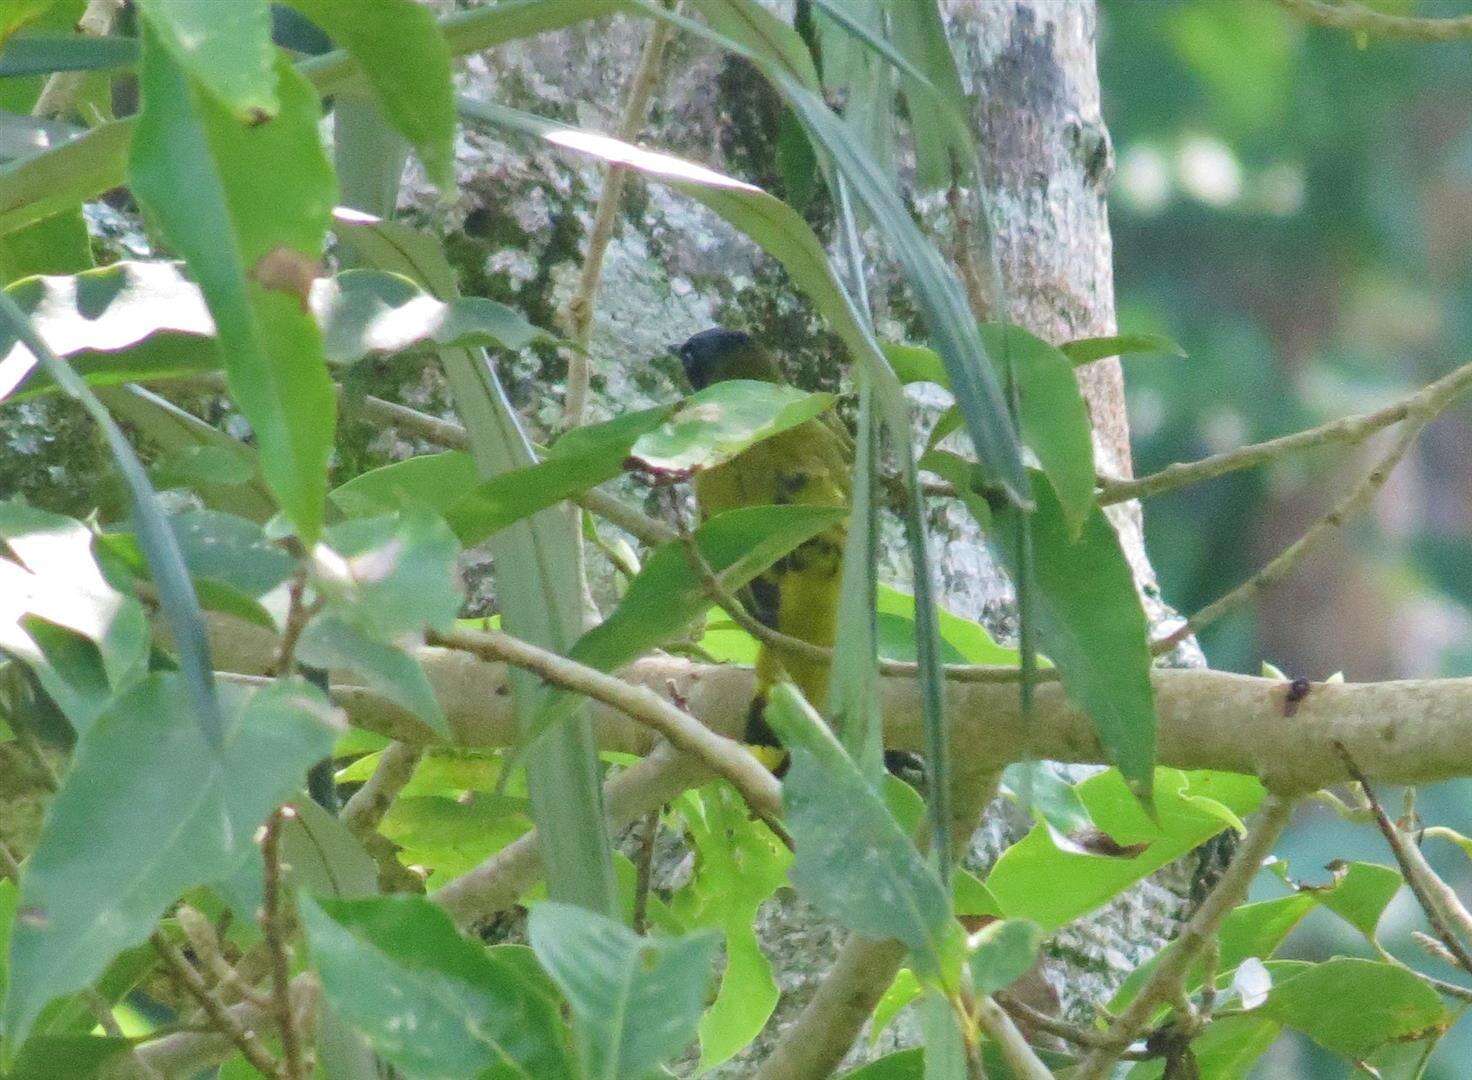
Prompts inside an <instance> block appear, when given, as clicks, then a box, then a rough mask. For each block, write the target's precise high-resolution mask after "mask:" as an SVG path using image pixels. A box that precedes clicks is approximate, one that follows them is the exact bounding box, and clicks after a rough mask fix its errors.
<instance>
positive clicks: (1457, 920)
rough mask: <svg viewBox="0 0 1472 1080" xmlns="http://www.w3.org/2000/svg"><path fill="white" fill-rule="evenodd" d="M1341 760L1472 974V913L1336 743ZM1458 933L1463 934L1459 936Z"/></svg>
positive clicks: (1440, 933) (1441, 934)
mask: <svg viewBox="0 0 1472 1080" xmlns="http://www.w3.org/2000/svg"><path fill="white" fill-rule="evenodd" d="M1335 749H1336V750H1338V751H1339V756H1340V758H1342V759H1343V761H1344V767H1345V769H1346V770H1347V771H1348V772H1349V775H1350V776H1352V777H1354V779H1355V782H1356V783H1358V784H1359V785H1360V790H1362V791H1363V792H1364V793H1365V799H1366V801H1367V802H1369V804H1370V810H1371V811H1372V812H1373V813H1374V815H1375V823H1376V824H1377V825H1378V826H1379V827H1380V832H1381V834H1382V835H1383V836H1384V837H1385V842H1386V843H1387V844H1389V845H1390V850H1391V852H1392V853H1393V854H1394V855H1395V861H1396V863H1397V864H1399V866H1400V872H1401V875H1402V876H1403V877H1404V878H1405V879H1406V884H1407V885H1409V886H1410V887H1411V892H1412V894H1414V896H1415V897H1416V902H1417V903H1418V904H1420V905H1421V910H1422V911H1423V912H1425V913H1426V920H1427V922H1429V923H1430V924H1431V928H1432V929H1433V930H1435V931H1436V936H1437V937H1438V938H1439V939H1440V940H1441V943H1442V944H1443V945H1445V946H1446V947H1447V950H1448V951H1449V952H1451V954H1452V956H1453V957H1455V958H1456V963H1457V966H1458V967H1460V968H1461V969H1462V970H1463V971H1465V972H1468V973H1469V974H1472V954H1469V953H1468V950H1467V946H1466V945H1465V944H1464V939H1465V940H1472V914H1469V913H1468V911H1467V909H1466V908H1465V907H1464V906H1463V905H1462V901H1461V900H1459V899H1458V898H1457V894H1456V893H1455V892H1453V891H1452V888H1451V886H1449V885H1448V884H1447V883H1446V882H1445V881H1443V880H1442V879H1441V877H1440V876H1439V875H1438V874H1437V873H1436V871H1435V870H1433V869H1431V864H1430V863H1428V862H1427V861H1426V856H1424V855H1422V854H1421V849H1420V848H1418V847H1416V845H1415V844H1413V843H1411V842H1410V841H1409V840H1408V839H1407V838H1406V836H1405V834H1404V833H1402V832H1401V831H1400V829H1398V828H1396V825H1395V822H1393V821H1391V820H1390V815H1388V814H1387V813H1386V812H1385V808H1384V807H1383V806H1381V805H1380V800H1379V799H1377V798H1376V797H1375V792H1374V790H1373V789H1371V787H1370V784H1369V781H1368V780H1366V778H1365V774H1364V773H1363V772H1361V771H1360V767H1359V766H1358V765H1357V764H1356V763H1355V760H1354V758H1352V757H1351V756H1350V753H1349V751H1348V750H1347V749H1345V747H1344V745H1343V744H1341V743H1336V744H1335ZM1457 931H1460V933H1461V936H1460V937H1459V936H1458V934H1457Z"/></svg>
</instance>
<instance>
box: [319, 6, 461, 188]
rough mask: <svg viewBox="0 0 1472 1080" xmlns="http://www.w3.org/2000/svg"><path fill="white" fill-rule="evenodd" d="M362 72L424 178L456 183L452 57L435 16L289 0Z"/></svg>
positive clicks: (412, 9)
mask: <svg viewBox="0 0 1472 1080" xmlns="http://www.w3.org/2000/svg"><path fill="white" fill-rule="evenodd" d="M291 3H292V6H294V7H296V8H297V9H298V10H300V11H301V12H302V13H303V14H305V15H306V16H307V17H308V18H309V19H311V20H312V21H313V22H314V23H316V24H317V25H318V26H320V27H321V28H322V29H323V30H326V31H327V33H328V34H330V35H331V36H332V39H333V40H334V41H335V42H336V43H337V44H338V45H339V46H341V47H343V48H345V49H347V51H348V54H349V55H350V56H352V58H353V59H354V60H356V61H357V62H358V64H359V65H360V66H361V67H362V69H363V75H364V79H365V81H366V82H367V83H368V85H369V87H371V88H372V90H373V93H374V96H375V97H376V99H377V101H378V105H379V107H380V109H381V111H382V113H383V116H384V117H385V118H386V119H387V120H388V121H389V122H390V123H392V124H393V125H394V127H395V128H397V129H398V131H399V133H400V134H402V135H403V136H404V138H406V139H408V140H409V142H410V143H412V144H413V145H414V148H415V149H416V150H417V151H418V152H419V157H420V160H422V161H423V162H424V169H425V172H426V173H428V175H429V178H430V180H431V181H433V182H434V183H435V184H436V185H438V186H439V187H441V188H444V189H448V188H449V187H450V186H451V185H453V184H454V182H455V147H454V140H455V102H454V98H453V93H452V88H451V85H450V51H449V49H448V48H447V47H446V45H445V39H444V38H443V37H442V36H441V35H440V31H439V27H438V26H436V25H435V20H434V13H433V12H432V11H430V10H429V9H428V8H425V7H423V6H421V5H420V4H416V3H414V2H413V0H377V2H375V3H372V4H363V3H360V2H359V0H291Z"/></svg>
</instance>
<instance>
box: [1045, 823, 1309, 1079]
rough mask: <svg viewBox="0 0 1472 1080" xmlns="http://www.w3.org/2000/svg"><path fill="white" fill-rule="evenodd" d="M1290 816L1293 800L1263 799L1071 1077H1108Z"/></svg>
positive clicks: (1169, 996)
mask: <svg viewBox="0 0 1472 1080" xmlns="http://www.w3.org/2000/svg"><path fill="white" fill-rule="evenodd" d="M1292 816H1293V800H1291V799H1287V798H1283V797H1281V796H1278V795H1271V794H1270V795H1268V797H1267V798H1266V799H1265V800H1263V804H1262V809H1261V812H1260V813H1259V815H1258V818H1257V820H1256V821H1255V822H1253V825H1252V828H1251V829H1250V830H1248V833H1247V836H1246V837H1245V838H1244V839H1243V841H1242V846H1241V847H1239V848H1238V849H1237V854H1236V855H1235V856H1233V858H1232V862H1231V865H1230V866H1228V867H1227V869H1226V872H1225V873H1224V874H1222V878H1221V880H1220V881H1218V882H1217V884H1216V888H1214V889H1212V890H1211V892H1210V894H1209V895H1208V896H1207V897H1206V899H1205V900H1204V901H1202V904H1201V907H1200V908H1198V909H1197V911H1196V914H1195V915H1193V916H1191V921H1190V922H1188V923H1187V924H1186V926H1185V928H1184V929H1183V930H1182V931H1181V934H1180V936H1179V937H1177V938H1176V939H1175V940H1174V941H1172V942H1171V943H1170V944H1169V945H1167V946H1166V947H1165V949H1164V950H1163V951H1162V952H1161V953H1160V956H1159V958H1158V960H1157V961H1156V964H1155V969H1154V970H1153V971H1152V972H1151V973H1150V978H1149V979H1148V980H1147V981H1146V983H1145V985H1144V986H1142V987H1141V988H1140V992H1139V993H1138V994H1136V995H1135V997H1134V999H1133V1000H1132V1001H1131V1002H1130V1003H1129V1005H1128V1006H1127V1007H1126V1008H1125V1010H1124V1012H1122V1013H1120V1015H1119V1017H1118V1018H1117V1019H1116V1020H1115V1021H1114V1023H1113V1024H1111V1025H1110V1027H1109V1031H1108V1038H1109V1040H1110V1045H1109V1046H1106V1047H1100V1048H1098V1049H1095V1050H1094V1051H1093V1052H1092V1053H1090V1054H1089V1055H1088V1056H1087V1057H1085V1058H1084V1059H1083V1060H1082V1061H1081V1062H1080V1063H1079V1066H1078V1069H1077V1071H1076V1072H1075V1073H1074V1074H1073V1080H1103V1078H1104V1077H1106V1076H1108V1075H1109V1074H1110V1071H1111V1070H1112V1069H1113V1067H1114V1063H1115V1062H1116V1061H1118V1060H1119V1049H1120V1048H1122V1047H1126V1046H1128V1045H1129V1044H1130V1043H1131V1042H1133V1041H1134V1040H1135V1038H1136V1036H1138V1035H1139V1034H1140V1032H1141V1031H1143V1030H1144V1029H1145V1026H1146V1025H1147V1024H1148V1023H1149V1022H1150V1021H1151V1019H1152V1018H1153V1017H1154V1015H1155V1013H1156V1011H1157V1010H1158V1009H1159V1008H1160V1007H1161V1005H1163V1004H1165V1003H1167V1002H1170V1001H1172V1000H1174V999H1175V998H1176V996H1177V995H1179V994H1180V992H1181V986H1182V983H1183V981H1184V980H1185V977H1186V975H1187V974H1188V973H1189V972H1190V970H1191V966H1192V964H1194V963H1195V961H1196V959H1197V957H1199V956H1200V955H1201V954H1202V953H1203V952H1204V951H1205V949H1206V948H1207V946H1208V944H1209V942H1210V941H1211V940H1212V939H1213V938H1215V936H1216V932H1217V930H1218V928H1220V926H1221V924H1222V920H1223V919H1225V918H1226V917H1227V916H1228V915H1229V914H1230V913H1231V911H1232V909H1233V908H1235V907H1236V906H1237V905H1238V904H1239V903H1241V902H1242V898H1243V897H1244V896H1246V895H1247V888H1248V886H1249V885H1251V884H1252V879H1253V878H1254V877H1256V876H1257V872H1258V870H1260V869H1261V868H1262V862H1263V859H1265V858H1267V856H1268V855H1269V854H1270V853H1271V852H1272V848H1273V844H1274V843H1275V842H1276V841H1277V839H1278V836H1279V834H1280V833H1282V831H1283V829H1284V827H1285V826H1286V825H1287V824H1288V819H1289V818H1290V817H1292Z"/></svg>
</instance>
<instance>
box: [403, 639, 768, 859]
mask: <svg viewBox="0 0 1472 1080" xmlns="http://www.w3.org/2000/svg"><path fill="white" fill-rule="evenodd" d="M427 640H428V643H429V644H431V645H438V646H440V647H442V648H446V649H457V650H459V651H461V652H468V653H471V654H473V655H475V656H479V657H480V658H481V659H482V660H497V661H500V662H502V663H506V664H510V665H512V666H513V667H519V668H523V669H524V670H527V671H531V672H535V673H536V674H537V675H540V676H541V677H542V678H543V679H545V680H546V681H547V682H549V683H552V684H553V685H555V686H561V687H563V688H564V689H567V690H572V691H574V692H575V693H579V694H582V695H584V696H585V697H589V698H592V699H593V700H594V701H599V702H602V703H603V704H604V705H608V706H610V707H612V708H614V709H617V710H618V711H619V712H621V713H623V714H624V715H625V716H627V717H629V718H630V719H632V720H636V721H638V722H639V723H641V724H644V725H646V726H647V727H650V728H652V729H653V730H655V731H657V732H659V733H660V734H661V735H663V736H664V737H665V738H666V739H668V740H669V742H670V744H671V745H672V746H674V747H675V749H677V750H680V751H683V752H684V753H687V754H690V755H691V756H693V757H695V758H698V759H699V760H700V761H701V762H702V763H703V764H705V765H706V766H707V767H709V768H710V770H711V771H712V772H713V773H715V774H716V775H717V776H720V777H722V778H723V779H725V780H729V781H730V783H731V786H732V787H734V788H735V789H736V790H737V791H738V792H739V793H740V794H741V797H742V798H743V799H745V800H746V804H747V805H748V806H749V807H751V809H752V812H753V813H755V814H756V815H757V816H758V817H760V818H761V819H762V820H763V821H765V822H766V823H767V825H768V826H769V827H771V829H772V831H773V832H775V833H776V834H777V835H778V836H783V837H785V836H786V830H785V829H783V827H782V824H781V821H780V820H779V819H780V817H781V814H782V787H781V785H780V784H779V783H778V782H777V779H776V777H774V776H773V775H772V774H771V772H769V771H768V770H767V769H766V767H765V766H763V765H762V763H761V762H760V761H758V760H757V759H756V758H755V757H754V756H753V755H752V753H751V751H749V750H748V749H747V748H746V747H744V746H742V745H741V744H740V743H738V742H736V741H735V740H734V739H728V738H726V737H725V736H724V735H718V734H716V733H715V732H714V731H711V730H710V728H708V727H706V726H705V725H704V724H702V723H701V722H700V721H699V720H697V719H695V717H693V716H691V715H690V714H689V713H687V712H685V711H684V710H682V709H679V708H677V707H676V706H674V705H672V704H670V703H669V702H668V701H666V700H665V699H664V698H662V697H661V696H660V695H658V694H656V693H655V692H654V691H652V690H649V689H646V688H645V687H642V686H634V685H632V684H630V683H627V682H625V681H624V680H622V679H619V678H616V677H615V676H612V675H605V674H604V673H603V672H601V671H598V670H597V669H596V668H590V667H588V666H586V665H585V664H579V663H578V662H577V661H575V660H569V659H567V658H566V657H564V656H559V655H558V654H557V653H554V652H548V651H547V650H546V649H541V648H538V647H537V646H535V645H532V644H531V643H529V642H526V641H522V640H521V639H520V638H515V637H512V636H511V635H510V634H507V633H504V632H503V631H499V630H452V631H450V632H448V633H432V634H430V635H429V636H428V639H427Z"/></svg>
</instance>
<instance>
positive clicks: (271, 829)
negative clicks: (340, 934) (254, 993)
mask: <svg viewBox="0 0 1472 1080" xmlns="http://www.w3.org/2000/svg"><path fill="white" fill-rule="evenodd" d="M295 816H296V811H295V810H293V809H292V808H291V807H289V806H282V807H278V808H277V810H276V812H275V813H273V814H272V815H271V816H270V817H269V818H267V819H266V826H265V831H264V832H263V834H262V836H261V862H262V864H263V865H264V867H265V872H264V875H263V890H262V896H261V933H262V935H263V936H264V937H265V940H266V950H267V952H268V953H269V954H270V957H271V1009H272V1012H273V1013H274V1014H275V1017H276V1028H277V1031H278V1032H279V1034H280V1036H281V1057H282V1070H281V1074H282V1077H283V1080H306V1076H307V1075H308V1073H307V1071H306V1065H305V1063H304V1061H303V1060H302V1046H301V1038H300V1035H299V1033H298V1032H297V1029H296V1011H295V1010H294V1009H293V1008H292V1004H291V961H290V958H289V957H288V956H287V945H286V939H287V928H286V923H287V921H288V915H287V913H286V912H285V910H284V904H283V901H282V896H281V891H282V887H281V886H282V882H281V878H282V865H281V829H282V827H283V826H284V825H285V824H286V822H287V821H289V820H291V819H292V818H293V817H295Z"/></svg>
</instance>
